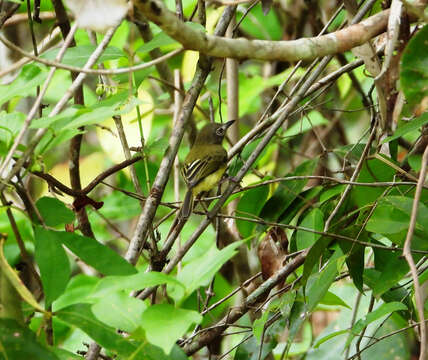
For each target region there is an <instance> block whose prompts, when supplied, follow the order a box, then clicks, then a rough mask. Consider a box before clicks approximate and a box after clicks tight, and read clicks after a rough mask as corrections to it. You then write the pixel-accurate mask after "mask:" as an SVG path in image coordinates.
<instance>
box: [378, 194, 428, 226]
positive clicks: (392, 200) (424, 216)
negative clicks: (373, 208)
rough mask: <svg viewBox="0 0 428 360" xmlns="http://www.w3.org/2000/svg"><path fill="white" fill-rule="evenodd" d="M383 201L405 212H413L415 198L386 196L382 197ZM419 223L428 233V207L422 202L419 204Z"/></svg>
mask: <svg viewBox="0 0 428 360" xmlns="http://www.w3.org/2000/svg"><path fill="white" fill-rule="evenodd" d="M382 201H383V202H385V203H389V204H391V205H392V206H394V207H396V208H397V209H399V210H401V211H402V212H403V213H406V214H409V215H410V214H411V213H412V208H413V198H412V197H406V196H386V197H385V198H383V199H382ZM416 221H417V225H419V226H420V227H421V228H424V229H425V231H426V232H427V233H428V207H427V206H426V205H424V204H423V203H422V202H419V204H418V213H417V217H416Z"/></svg>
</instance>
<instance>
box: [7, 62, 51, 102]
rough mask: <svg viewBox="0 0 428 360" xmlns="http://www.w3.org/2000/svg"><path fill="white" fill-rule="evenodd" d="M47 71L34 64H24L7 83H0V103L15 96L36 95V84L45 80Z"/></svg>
mask: <svg viewBox="0 0 428 360" xmlns="http://www.w3.org/2000/svg"><path fill="white" fill-rule="evenodd" d="M46 77H47V72H46V71H45V70H42V69H41V68H40V67H39V66H37V65H34V64H29V65H24V66H23V67H22V70H21V73H20V74H19V75H18V77H17V78H16V79H15V80H14V81H12V82H11V83H10V84H8V85H0V105H2V104H4V103H5V102H6V101H9V100H10V99H12V98H14V97H15V96H20V97H25V96H28V95H30V94H32V95H36V86H38V85H40V84H41V83H42V82H43V81H45V79H46Z"/></svg>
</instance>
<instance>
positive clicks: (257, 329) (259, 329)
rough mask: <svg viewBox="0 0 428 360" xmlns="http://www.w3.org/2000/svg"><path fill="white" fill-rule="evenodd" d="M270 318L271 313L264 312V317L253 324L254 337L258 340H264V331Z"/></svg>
mask: <svg viewBox="0 0 428 360" xmlns="http://www.w3.org/2000/svg"><path fill="white" fill-rule="evenodd" d="M268 318H269V311H265V312H263V314H262V316H261V317H260V318H258V319H256V320H254V322H253V334H254V337H255V338H256V339H257V340H258V341H261V340H262V335H263V329H264V327H265V324H266V321H267V320H268Z"/></svg>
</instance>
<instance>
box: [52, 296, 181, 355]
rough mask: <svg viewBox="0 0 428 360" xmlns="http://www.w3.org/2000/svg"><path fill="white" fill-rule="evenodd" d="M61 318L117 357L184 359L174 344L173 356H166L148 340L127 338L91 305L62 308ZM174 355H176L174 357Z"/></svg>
mask: <svg viewBox="0 0 428 360" xmlns="http://www.w3.org/2000/svg"><path fill="white" fill-rule="evenodd" d="M56 315H57V316H58V318H59V319H61V320H62V321H64V322H66V323H67V324H69V325H74V326H76V327H78V328H79V329H81V330H83V331H84V332H85V333H86V334H88V335H89V336H90V337H91V338H92V339H93V340H95V341H96V342H97V343H98V344H100V345H101V346H102V347H104V348H106V349H108V350H110V351H113V352H115V353H117V354H118V356H117V359H127V360H130V359H132V360H175V359H177V360H182V359H183V360H184V359H185V357H183V353H182V351H180V349H177V347H176V346H174V348H173V351H172V353H171V357H169V356H166V355H165V353H164V352H163V351H162V349H160V348H158V347H156V346H153V345H151V344H148V343H147V341H142V342H139V341H136V340H133V339H129V338H128V339H127V338H125V337H123V336H122V335H120V334H118V333H117V331H116V329H114V328H112V327H110V326H108V325H106V324H104V323H103V322H101V321H99V320H98V319H96V318H95V316H94V315H93V314H92V312H91V305H89V304H76V305H72V306H70V307H67V308H65V309H62V310H60V311H58V312H57V314H56ZM172 356H174V357H172Z"/></svg>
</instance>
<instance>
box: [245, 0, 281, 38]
mask: <svg viewBox="0 0 428 360" xmlns="http://www.w3.org/2000/svg"><path fill="white" fill-rule="evenodd" d="M241 17H242V14H241V12H238V13H237V19H236V20H237V21H238V20H240V18H241ZM241 27H242V29H243V30H244V31H245V32H246V33H248V34H250V35H252V36H254V37H255V38H257V39H267V40H280V39H281V36H282V34H283V28H282V26H281V23H280V21H279V20H278V17H277V15H276V13H275V11H269V13H268V14H266V15H264V14H263V10H262V7H261V5H260V4H257V5H256V6H255V7H254V8H253V9H252V10H251V16H250V17H248V16H247V17H245V18H244V20H243V21H242V23H241Z"/></svg>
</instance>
